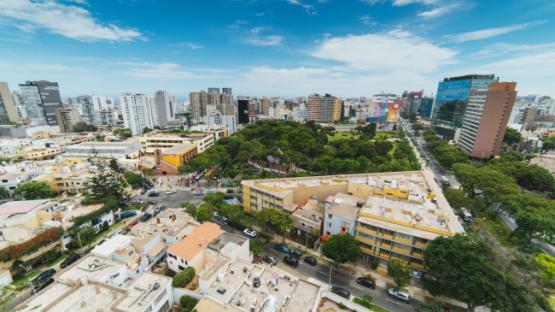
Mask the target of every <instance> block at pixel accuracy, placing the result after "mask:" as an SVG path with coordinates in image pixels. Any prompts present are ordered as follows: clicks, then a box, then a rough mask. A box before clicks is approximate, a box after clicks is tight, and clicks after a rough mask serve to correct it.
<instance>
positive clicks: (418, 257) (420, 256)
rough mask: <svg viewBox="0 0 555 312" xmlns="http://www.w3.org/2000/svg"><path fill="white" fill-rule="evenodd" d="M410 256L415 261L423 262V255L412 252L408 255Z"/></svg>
mask: <svg viewBox="0 0 555 312" xmlns="http://www.w3.org/2000/svg"><path fill="white" fill-rule="evenodd" d="M410 256H411V257H413V258H416V259H421V260H424V255H423V254H421V253H418V252H413V253H412V254H410Z"/></svg>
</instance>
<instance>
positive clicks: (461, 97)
mask: <svg viewBox="0 0 555 312" xmlns="http://www.w3.org/2000/svg"><path fill="white" fill-rule="evenodd" d="M498 80H499V78H498V77H495V75H465V76H458V77H449V78H445V79H443V81H440V82H439V84H438V86H437V94H436V99H435V104H434V109H433V116H432V126H433V127H434V129H435V130H436V131H437V133H438V134H440V135H442V136H443V137H445V138H448V139H452V138H453V136H454V134H455V129H457V128H460V127H461V126H462V120H463V117H464V112H465V110H466V105H467V103H468V99H469V98H470V93H471V92H472V90H477V89H488V88H489V85H490V84H491V83H492V82H497V81H498Z"/></svg>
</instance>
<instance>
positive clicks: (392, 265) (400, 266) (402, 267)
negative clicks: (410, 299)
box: [387, 259, 410, 289]
mask: <svg viewBox="0 0 555 312" xmlns="http://www.w3.org/2000/svg"><path fill="white" fill-rule="evenodd" d="M387 274H388V275H389V276H391V278H393V281H394V282H395V287H397V289H400V288H403V287H405V286H407V285H408V284H409V281H410V275H409V274H410V268H409V267H408V266H407V264H406V263H405V262H402V261H400V260H396V259H393V260H391V261H389V263H388V264H387Z"/></svg>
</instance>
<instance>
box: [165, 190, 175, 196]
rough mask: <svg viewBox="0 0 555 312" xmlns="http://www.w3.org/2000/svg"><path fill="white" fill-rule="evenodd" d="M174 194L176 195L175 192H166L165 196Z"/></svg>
mask: <svg viewBox="0 0 555 312" xmlns="http://www.w3.org/2000/svg"><path fill="white" fill-rule="evenodd" d="M175 193H177V191H175V190H171V191H167V192H166V195H171V194H175Z"/></svg>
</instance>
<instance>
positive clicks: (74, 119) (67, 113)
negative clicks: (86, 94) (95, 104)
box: [56, 107, 81, 132]
mask: <svg viewBox="0 0 555 312" xmlns="http://www.w3.org/2000/svg"><path fill="white" fill-rule="evenodd" d="M56 119H57V120H58V126H60V132H73V126H74V125H75V124H77V123H78V122H80V121H81V119H80V118H79V113H78V112H77V110H76V109H75V108H73V107H59V108H56Z"/></svg>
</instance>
